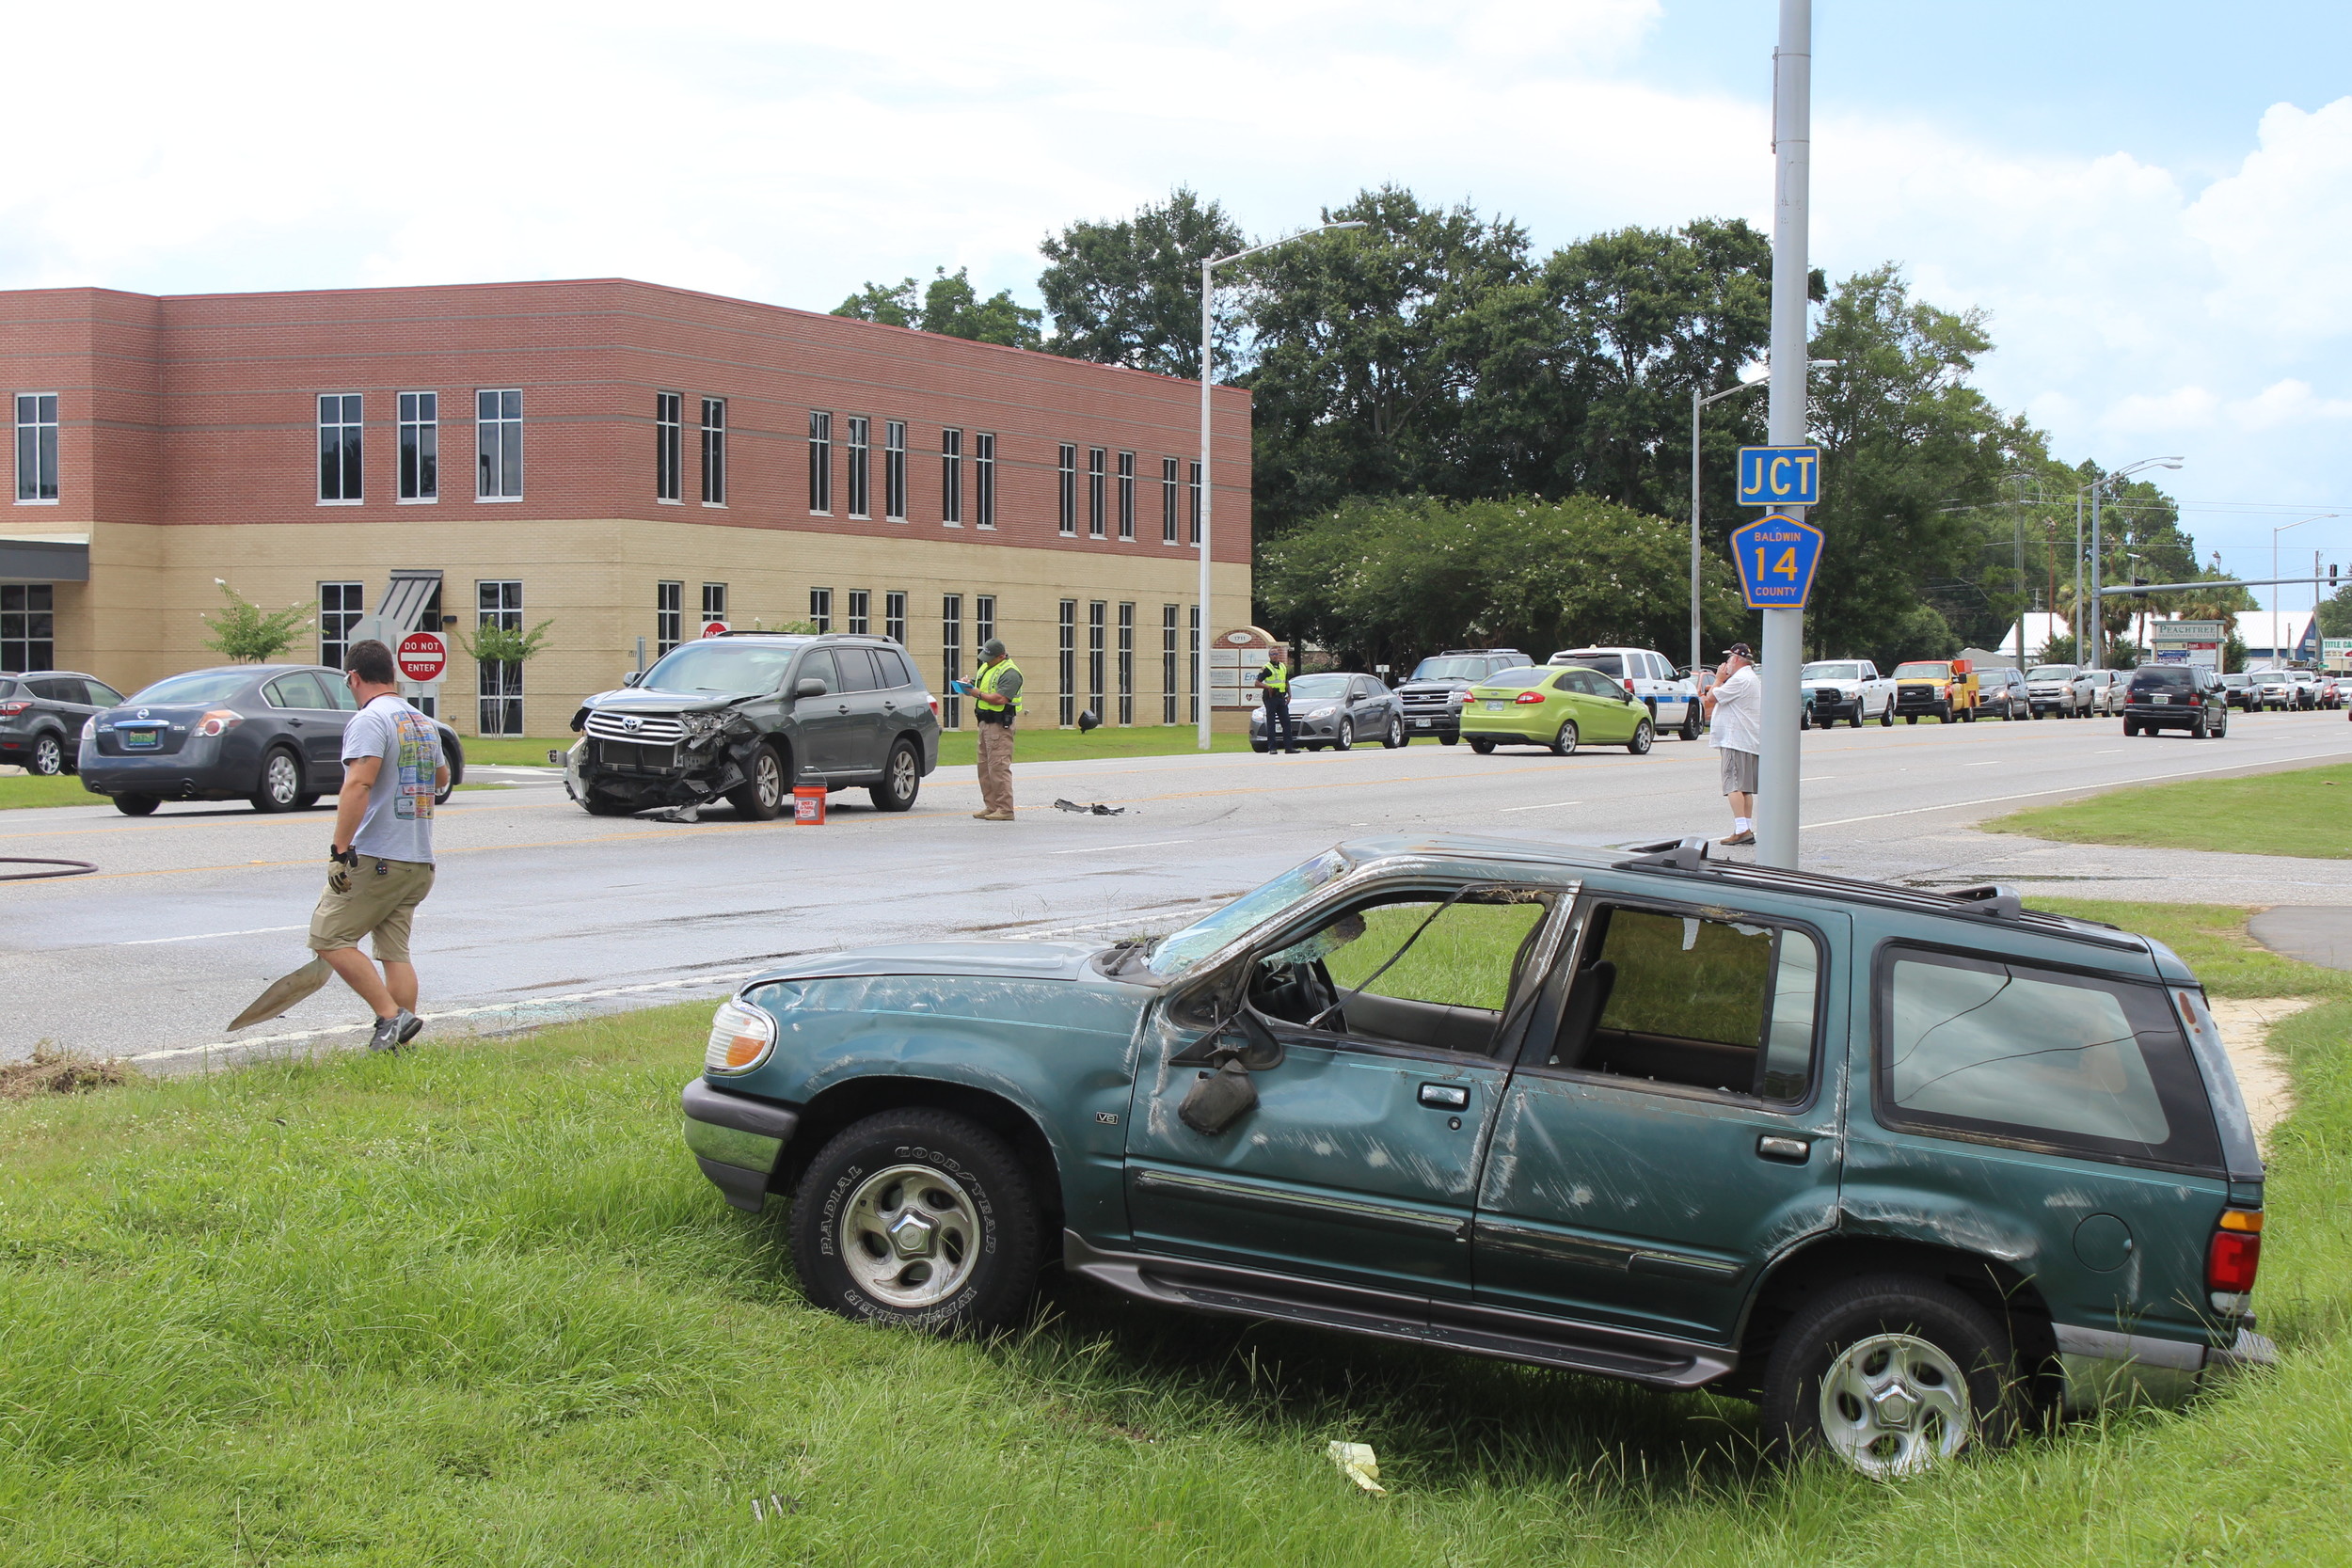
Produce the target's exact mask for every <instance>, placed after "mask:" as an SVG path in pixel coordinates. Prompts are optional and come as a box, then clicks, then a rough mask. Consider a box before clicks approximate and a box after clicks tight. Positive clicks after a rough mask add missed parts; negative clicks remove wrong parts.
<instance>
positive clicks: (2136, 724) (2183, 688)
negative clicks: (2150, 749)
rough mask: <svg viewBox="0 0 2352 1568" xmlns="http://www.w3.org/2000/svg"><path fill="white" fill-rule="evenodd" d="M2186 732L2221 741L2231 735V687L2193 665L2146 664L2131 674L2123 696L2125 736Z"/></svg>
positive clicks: (2192, 735)
mask: <svg viewBox="0 0 2352 1568" xmlns="http://www.w3.org/2000/svg"><path fill="white" fill-rule="evenodd" d="M2158 730H2186V731H2187V732H2188V733H2189V735H2190V736H2191V737H2193V738H2195V739H2198V740H2202V739H2204V738H2205V737H2206V736H2212V737H2213V738H2214V739H2216V740H2218V739H2220V738H2221V737H2222V736H2225V735H2227V734H2229V733H2230V695H2229V688H2228V687H2225V686H2223V685H2222V684H2221V677H2220V676H2219V675H2217V674H2215V673H2213V672H2212V671H2210V670H2205V669H2201V668H2199V667H2198V666H2196V665H2193V664H2143V665H2141V666H2140V667H2139V668H2138V669H2137V670H2135V671H2133V672H2132V684H2131V687H2130V689H2128V690H2126V691H2125V692H2124V693H2123V733H2124V734H2125V735H2153V734H2155V733H2156V732H2157V731H2158Z"/></svg>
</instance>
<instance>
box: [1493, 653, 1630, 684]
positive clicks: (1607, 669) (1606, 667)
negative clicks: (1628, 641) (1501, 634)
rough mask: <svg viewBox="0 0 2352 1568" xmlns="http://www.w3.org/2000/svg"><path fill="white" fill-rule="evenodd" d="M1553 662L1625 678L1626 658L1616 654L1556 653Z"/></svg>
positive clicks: (1615, 677) (1615, 678)
mask: <svg viewBox="0 0 2352 1568" xmlns="http://www.w3.org/2000/svg"><path fill="white" fill-rule="evenodd" d="M1551 662H1552V663H1554V664H1581V665H1582V666H1584V668H1585V669H1587V670H1597V671H1599V672H1600V673H1602V674H1604V675H1607V676H1609V677H1610V678H1611V679H1613V680H1623V679H1624V678H1625V660H1624V659H1623V658H1622V657H1619V656H1617V655H1615V654H1554V655H1552V656H1551ZM1496 684H1498V685H1500V684H1501V683H1500V682H1497V683H1496Z"/></svg>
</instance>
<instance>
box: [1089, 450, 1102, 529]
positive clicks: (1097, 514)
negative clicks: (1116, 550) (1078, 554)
mask: <svg viewBox="0 0 2352 1568" xmlns="http://www.w3.org/2000/svg"><path fill="white" fill-rule="evenodd" d="M1103 458H1104V452H1103V449H1102V448H1101V447H1089V448H1087V537H1088V538H1089V539H1100V538H1102V537H1103V521H1104V519H1103V502H1104V495H1103V481H1104V471H1103Z"/></svg>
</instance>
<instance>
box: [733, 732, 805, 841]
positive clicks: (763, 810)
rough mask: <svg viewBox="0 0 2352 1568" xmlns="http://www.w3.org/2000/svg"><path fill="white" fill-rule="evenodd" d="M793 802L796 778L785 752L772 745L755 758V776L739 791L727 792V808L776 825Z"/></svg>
mask: <svg viewBox="0 0 2352 1568" xmlns="http://www.w3.org/2000/svg"><path fill="white" fill-rule="evenodd" d="M791 802H792V775H791V773H790V772H789V771H788V770H787V768H786V767H785V761H784V752H782V751H781V750H780V749H779V748H778V747H777V746H776V744H775V742H773V741H770V742H769V743H768V744H766V745H764V746H762V747H761V748H760V749H759V751H758V752H756V753H755V755H754V756H753V758H752V776H751V777H750V778H749V779H747V780H745V781H744V783H743V784H742V785H741V786H740V787H739V788H736V789H730V790H728V791H727V804H728V805H731V806H733V807H734V808H735V810H736V814H737V815H738V816H744V817H748V818H750V819H751V820H752V821H754V822H773V821H774V820H775V819H776V818H777V817H779V816H783V815H784V813H785V808H786V807H787V806H788V805H790V804H791Z"/></svg>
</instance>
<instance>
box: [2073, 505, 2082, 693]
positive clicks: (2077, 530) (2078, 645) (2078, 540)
mask: <svg viewBox="0 0 2352 1568" xmlns="http://www.w3.org/2000/svg"><path fill="white" fill-rule="evenodd" d="M2082 661H2083V493H2082V491H2080V490H2076V491H2075V492H2074V662H2075V663H2077V664H2080V663H2081V662H2082Z"/></svg>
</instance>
